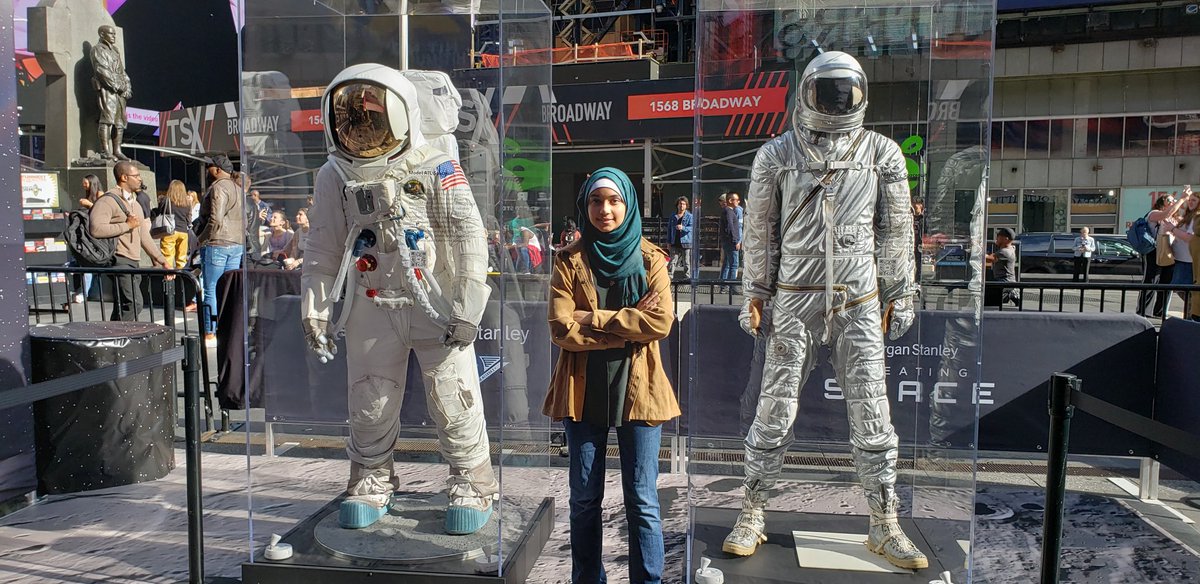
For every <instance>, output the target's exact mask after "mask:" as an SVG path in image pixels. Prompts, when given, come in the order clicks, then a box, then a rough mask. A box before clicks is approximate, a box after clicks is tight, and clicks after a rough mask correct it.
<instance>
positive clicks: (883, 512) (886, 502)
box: [866, 485, 929, 570]
mask: <svg viewBox="0 0 1200 584" xmlns="http://www.w3.org/2000/svg"><path fill="white" fill-rule="evenodd" d="M867 503H868V504H869V505H870V506H871V528H870V531H868V532H867V541H866V544H867V549H869V550H871V551H872V552H875V553H877V554H879V555H881V556H883V557H885V558H887V561H888V562H891V563H892V565H894V566H896V567H899V568H907V569H909V570H923V569H925V568H928V567H929V559H928V558H926V557H925V554H924V553H921V550H919V549H917V546H916V545H914V544H913V542H912V540H910V539H908V536H907V535H904V532H903V531H901V529H900V523H899V521H898V520H897V515H896V509H897V507H899V505H900V500H899V499H898V498H897V497H896V492H895V491H894V490H893V489H892V487H891V486H888V485H880V486H879V492H877V493H868V494H867Z"/></svg>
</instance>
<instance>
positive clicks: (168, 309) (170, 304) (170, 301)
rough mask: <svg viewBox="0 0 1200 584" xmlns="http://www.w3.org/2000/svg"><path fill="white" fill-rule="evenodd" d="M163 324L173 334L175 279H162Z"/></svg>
mask: <svg viewBox="0 0 1200 584" xmlns="http://www.w3.org/2000/svg"><path fill="white" fill-rule="evenodd" d="M162 283H163V324H165V325H167V326H168V327H170V328H171V334H175V280H171V281H169V282H168V281H166V280H163V281H162Z"/></svg>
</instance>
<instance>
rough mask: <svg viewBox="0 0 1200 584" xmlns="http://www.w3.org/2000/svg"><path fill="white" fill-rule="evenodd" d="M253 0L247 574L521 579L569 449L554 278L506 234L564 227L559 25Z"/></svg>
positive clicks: (525, 9)
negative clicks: (549, 306)
mask: <svg viewBox="0 0 1200 584" xmlns="http://www.w3.org/2000/svg"><path fill="white" fill-rule="evenodd" d="M242 7H243V8H242V11H243V12H242V20H241V23H240V39H239V40H240V43H241V75H242V96H241V102H240V104H241V105H240V107H241V111H240V112H239V114H238V115H230V116H229V123H230V124H235V125H236V131H232V132H231V133H233V134H235V135H236V138H237V140H238V146H239V148H240V161H239V164H238V166H237V170H238V172H240V173H241V174H240V176H239V175H238V174H236V173H235V175H234V176H233V177H232V178H234V179H235V180H236V181H237V188H238V190H237V191H236V192H238V193H242V192H244V193H245V199H244V203H245V209H244V210H245V222H244V225H245V231H246V238H247V243H248V245H247V247H248V248H249V249H250V251H249V252H247V256H246V257H245V259H244V260H243V262H242V268H241V269H240V270H237V271H234V272H232V273H231V274H229V275H226V276H225V279H226V280H227V283H226V285H225V286H224V287H222V288H221V289H222V290H224V291H225V293H226V294H241V302H239V303H236V304H237V305H238V308H237V309H226V310H225V311H224V312H233V311H234V310H237V311H239V312H240V314H225V313H224V312H223V313H222V314H219V315H218V317H217V320H218V325H217V330H218V334H219V335H220V336H222V337H223V338H228V339H229V340H228V341H227V342H228V343H233V344H242V345H243V346H244V353H242V352H238V351H236V349H237V347H235V346H233V345H230V344H227V345H226V346H227V347H228V348H229V349H230V351H228V352H229V354H239V355H240V354H244V355H245V361H244V363H239V362H232V363H225V364H223V365H222V366H223V367H229V368H231V369H240V368H241V367H242V366H243V365H244V380H243V383H241V384H232V386H233V387H239V386H240V387H244V388H245V389H244V395H242V396H240V397H241V400H242V404H243V405H244V406H245V407H247V408H250V409H249V410H248V412H249V414H248V418H249V421H248V422H247V423H246V424H245V430H246V449H247V458H248V466H249V475H250V476H249V481H250V487H249V490H250V493H249V495H250V496H249V497H248V499H247V500H248V502H249V506H250V541H249V551H250V554H249V557H250V560H249V561H248V562H247V563H245V564H244V565H243V581H245V582H283V581H287V582H291V583H296V582H336V581H361V580H362V579H365V578H371V581H373V582H374V581H387V582H390V581H402V580H403V581H420V582H440V581H445V582H461V581H464V578H471V579H472V580H471V581H496V582H515V581H524V579H525V577H526V575H527V574H528V573H529V570H530V569H531V567H532V566H533V561H534V559H535V558H537V557H538V555H539V554H540V552H541V550H542V547H543V545H544V544H545V542H546V540H547V538H548V536H549V534H550V528H551V526H552V525H553V523H554V502H553V498H552V497H551V487H550V486H548V485H550V484H551V483H552V481H549V480H547V473H548V472H549V461H550V460H551V454H550V453H551V452H554V453H555V454H554V458H555V459H557V458H558V457H557V448H551V446H550V440H551V438H552V436H551V422H550V420H549V419H548V418H545V417H544V416H542V415H541V413H540V411H541V403H542V400H543V398H544V395H545V391H546V389H545V388H546V387H547V386H548V381H549V377H550V363H551V352H550V351H551V350H550V344H549V342H548V341H547V340H546V336H545V335H544V334H540V331H544V330H545V326H546V325H545V322H546V307H545V289H546V287H547V276H538V275H529V274H523V273H518V271H517V264H516V262H514V261H513V260H512V259H511V257H512V256H511V255H510V252H511V250H512V248H513V242H514V240H513V238H512V237H511V236H506V235H505V233H506V232H510V231H513V230H520V229H521V228H522V227H526V226H530V225H533V224H535V223H537V220H536V218H537V217H538V216H539V215H540V214H542V213H543V212H544V213H545V215H543V216H548V212H549V210H548V209H542V206H543V205H548V195H547V194H546V193H542V192H539V191H538V190H537V188H538V187H539V185H538V184H534V183H536V177H537V176H541V175H542V174H546V173H548V170H549V166H550V127H549V126H548V125H547V124H545V123H543V119H542V111H541V110H542V108H541V105H542V104H541V101H540V100H541V99H542V96H544V95H546V94H548V92H547V91H544V89H545V88H548V87H549V84H550V57H549V53H548V51H545V50H544V49H547V48H548V46H549V42H550V38H551V36H550V30H551V29H550V14H549V10H548V9H547V7H546V6H545V5H544V4H543V3H541V2H537V1H524V0H483V1H479V0H475V1H472V2H423V1H408V2H404V1H400V2H391V1H385V2H358V1H349V0H318V1H316V2H299V3H298V2H292V1H288V0H249V1H247V2H244V3H242ZM327 124H328V127H327ZM209 178H210V180H214V179H215V180H216V181H217V182H216V183H214V189H215V188H216V187H217V186H219V181H220V180H221V179H223V178H224V177H223V176H222V175H220V174H212V175H210V177H209ZM238 196H239V197H240V196H242V195H241V194H239V195H238ZM543 199H545V201H543ZM234 213H236V211H234ZM231 221H235V222H236V221H237V219H232V220H231ZM223 306H230V304H229V303H226V304H223ZM223 327H224V331H222V328H223ZM531 331H532V332H531ZM314 346H315V348H318V349H322V350H323V351H325V353H324V354H322V353H320V352H315V351H314V350H313V348H314ZM334 353H335V354H334ZM234 361H236V359H235V360H234ZM260 412H261V417H260ZM393 443H394V444H393ZM514 487H516V488H515V489H514Z"/></svg>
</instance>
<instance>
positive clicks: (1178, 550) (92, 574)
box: [0, 435, 1200, 584]
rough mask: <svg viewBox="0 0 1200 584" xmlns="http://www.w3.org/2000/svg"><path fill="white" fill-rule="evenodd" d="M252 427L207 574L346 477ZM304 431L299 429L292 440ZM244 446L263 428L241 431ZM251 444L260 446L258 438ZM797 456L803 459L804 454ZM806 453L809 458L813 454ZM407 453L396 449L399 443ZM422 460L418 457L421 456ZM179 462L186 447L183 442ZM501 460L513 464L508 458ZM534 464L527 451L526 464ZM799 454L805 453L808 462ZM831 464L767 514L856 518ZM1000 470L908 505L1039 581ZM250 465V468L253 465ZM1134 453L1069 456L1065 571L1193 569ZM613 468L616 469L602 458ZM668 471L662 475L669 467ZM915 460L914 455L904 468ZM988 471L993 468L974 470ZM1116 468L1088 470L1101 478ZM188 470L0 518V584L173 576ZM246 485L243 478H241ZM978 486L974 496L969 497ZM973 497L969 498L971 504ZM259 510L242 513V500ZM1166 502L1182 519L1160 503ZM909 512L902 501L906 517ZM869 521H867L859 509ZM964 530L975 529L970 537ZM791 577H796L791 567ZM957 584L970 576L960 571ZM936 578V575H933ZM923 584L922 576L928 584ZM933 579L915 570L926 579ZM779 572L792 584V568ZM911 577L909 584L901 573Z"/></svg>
mask: <svg viewBox="0 0 1200 584" xmlns="http://www.w3.org/2000/svg"><path fill="white" fill-rule="evenodd" d="M246 438H247V437H246V435H229V436H224V437H217V441H216V442H212V443H209V444H207V445H206V447H205V453H204V456H203V465H204V494H205V497H204V501H205V546H204V550H205V566H206V573H207V574H208V575H209V576H210V577H212V576H220V577H227V578H236V577H238V576H239V575H240V570H241V568H240V565H241V563H242V562H243V561H245V560H246V559H247V558H249V557H250V554H251V551H250V550H251V545H252V544H251V542H253V545H255V546H256V547H258V548H260V547H261V546H262V545H264V543H265V541H266V540H267V539H268V538H269V536H270V534H271V533H284V532H286V531H287V530H288V529H290V528H291V527H292V526H294V525H295V524H296V523H297V522H299V521H301V520H303V519H304V518H306V517H308V516H309V515H310V514H312V513H313V512H314V511H316V510H317V509H318V508H320V507H321V506H322V505H324V504H325V503H326V502H328V501H329V500H330V499H332V498H333V497H334V496H336V494H337V493H338V491H339V490H340V489H341V488H343V487H344V484H345V483H344V480H345V478H344V477H345V472H346V467H347V464H348V463H347V462H346V461H345V460H343V459H342V458H341V457H340V456H339V450H338V449H336V448H332V447H331V445H325V446H321V445H316V446H314V445H311V444H309V445H305V446H302V447H298V448H295V449H293V450H292V451H290V452H289V453H288V454H287V455H285V456H279V457H265V456H261V455H260V454H254V455H253V456H251V457H250V458H249V459H247V457H246V456H245V455H244V454H241V452H242V451H244V450H245V448H246V447H245V445H244V444H245V442H246ZM295 438H297V439H298V440H301V441H303V438H302V437H295ZM250 439H251V442H256V441H260V440H261V436H257V437H256V436H254V435H251V436H250ZM251 450H252V451H256V452H261V449H260V447H259V446H257V445H256V446H252V447H251ZM801 454H803V453H801ZM810 454H811V453H810ZM398 456H399V457H400V458H401V459H402V460H403V459H404V458H406V454H405V453H404V452H401V453H398ZM418 456H419V455H418ZM176 457H177V461H178V463H179V464H180V466H181V467H182V463H183V460H184V455H183V452H182V450H179V451H177V452H176ZM509 460H512V459H511V458H510V459H509ZM531 460H535V459H526V460H525V462H526V463H529V462H530V461H531ZM538 460H539V461H538V462H536V463H533V464H525V465H522V466H519V467H518V466H511V465H510V466H507V467H505V468H504V469H503V470H502V471H501V473H502V477H503V480H504V484H505V496H510V497H545V496H549V497H553V498H554V500H555V508H556V509H555V511H556V512H555V523H554V528H553V533H552V534H551V539H550V542H549V543H548V544H547V545H546V546H545V548H544V549H543V551H542V554H541V555H540V557H539V559H538V561H537V563H536V565H535V566H534V568H533V572H532V573H531V574H530V579H529V581H530V582H533V583H546V584H551V583H560V582H567V581H568V579H569V578H568V573H569V565H570V547H569V544H568V540H567V533H568V531H567V530H568V522H567V518H568V510H567V508H566V501H567V490H566V480H565V476H564V474H563V473H564V470H563V468H562V466H561V460H562V459H559V458H558V456H557V453H556V452H555V451H554V450H553V449H551V450H550V451H549V452H548V455H547V456H544V457H543V458H541V459H538ZM805 460H807V461H809V462H812V461H814V460H816V459H814V458H813V456H806V457H805ZM826 462H827V464H826V465H820V464H817V465H813V464H806V465H793V466H789V467H788V468H787V469H786V473H785V480H783V481H782V482H781V485H780V489H779V494H778V495H777V496H776V497H775V498H774V499H773V502H772V509H773V510H779V511H789V510H790V511H793V512H795V513H798V514H799V515H797V516H796V517H798V518H799V519H800V520H801V521H803V518H804V517H805V516H806V515H805V514H808V513H818V514H821V513H823V514H829V513H838V514H850V515H855V516H863V515H864V514H865V512H866V507H865V500H864V499H863V498H862V495H861V492H860V489H859V488H858V487H857V486H855V485H854V484H853V483H852V482H851V479H852V477H851V476H850V475H848V474H847V472H846V471H847V468H846V467H845V465H844V461H840V460H837V459H836V458H829V459H828V460H826ZM985 462H988V463H990V464H991V465H993V466H994V465H998V464H1003V465H1004V467H1003V468H1004V469H1005V472H990V471H980V472H978V473H976V474H975V475H974V478H972V476H973V475H972V474H971V473H970V472H962V470H961V469H956V470H953V471H943V470H939V468H942V467H936V466H935V467H928V468H924V469H921V470H905V471H903V472H902V473H901V481H900V483H901V488H900V490H901V493H902V496H903V500H904V505H905V509H906V510H907V509H908V508H912V509H913V510H914V511H913V513H914V514H915V515H916V516H917V517H924V518H938V519H941V520H944V521H947V522H950V523H949V525H952V526H953V525H957V526H959V527H958V528H956V531H959V532H962V533H964V534H969V533H970V532H971V529H970V528H971V526H972V525H974V527H975V529H974V532H975V534H976V535H975V537H976V546H975V549H976V554H975V575H974V578H973V579H972V580H971V581H975V582H1005V583H1007V582H1012V583H1014V584H1016V583H1022V584H1023V583H1024V582H1029V581H1034V580H1036V575H1035V574H1033V573H1031V571H1032V570H1035V569H1036V568H1035V567H1036V565H1037V562H1036V559H1037V557H1038V545H1039V541H1038V540H1039V538H1040V523H1039V521H1040V496H1041V486H1042V482H1043V479H1042V475H1041V474H1040V472H1041V471H1042V469H1043V467H1042V465H1043V461H1040V460H1037V459H1036V458H1027V459H1023V460H1022V459H1007V458H1006V459H987V460H986V461H985ZM248 464H249V472H248ZM1134 464H1136V463H1135V462H1132V461H1127V460H1119V459H1097V458H1091V459H1087V460H1080V461H1077V462H1075V463H1073V465H1072V469H1071V472H1072V476H1071V477H1070V478H1069V480H1068V489H1069V490H1070V492H1071V493H1072V495H1071V496H1070V497H1069V500H1068V504H1069V509H1070V511H1071V512H1070V513H1069V514H1068V516H1067V520H1066V527H1065V529H1064V537H1065V539H1064V549H1065V550H1068V552H1067V553H1066V554H1065V555H1064V557H1065V558H1066V559H1065V560H1064V561H1065V564H1064V566H1065V567H1066V568H1067V569H1068V571H1067V572H1066V574H1065V576H1066V577H1065V578H1064V580H1063V581H1070V582H1077V583H1082V582H1097V583H1100V582H1105V583H1108V582H1151V581H1152V582H1157V583H1160V584H1172V583H1176V582H1194V581H1196V578H1195V575H1196V574H1200V556H1197V553H1196V550H1200V531H1197V530H1196V528H1195V526H1194V524H1188V523H1185V520H1184V519H1181V518H1180V515H1182V516H1183V517H1184V518H1186V519H1188V520H1190V521H1196V520H1200V510H1198V509H1196V508H1194V507H1192V506H1189V504H1188V502H1189V501H1193V504H1194V499H1195V498H1196V497H1198V496H1200V485H1198V484H1196V483H1193V482H1189V481H1183V480H1177V479H1169V480H1164V481H1163V484H1162V490H1161V492H1160V497H1159V500H1160V501H1161V504H1159V503H1150V502H1143V501H1138V500H1137V499H1136V497H1132V496H1130V495H1129V494H1128V493H1126V492H1125V491H1124V490H1122V488H1121V487H1120V486H1119V485H1117V484H1115V483H1114V482H1112V481H1111V480H1110V479H1114V478H1118V479H1119V478H1120V477H1121V475H1128V474H1130V473H1131V472H1132V471H1131V468H1133V466H1134ZM611 466H614V465H610V468H611ZM663 466H664V471H666V470H668V469H669V464H668V463H667V461H666V460H664V461H663ZM906 466H910V465H906ZM981 468H986V465H985V466H983V467H981ZM713 470H714V469H712V468H708V469H702V468H700V467H696V468H694V469H693V471H705V472H693V473H692V474H691V475H686V474H670V473H665V474H662V475H660V479H659V492H660V498H661V500H662V509H663V511H662V513H663V528H664V538H665V541H666V545H667V548H666V551H667V571H666V574H665V581H667V582H682V581H683V574H684V562H685V552H686V546H687V533H688V520H689V519H688V518H689V513H688V510H689V507H688V506H689V502H692V503H693V504H695V505H703V506H715V507H736V505H737V490H738V489H737V485H738V483H739V482H740V478H739V475H740V473H737V474H730V473H725V472H719V473H715V474H714V473H712V472H711V471H713ZM444 473H445V467H444V465H442V464H440V463H434V464H430V463H424V462H412V461H408V462H401V463H400V464H399V466H398V474H399V475H400V476H401V477H402V480H403V482H404V485H403V488H404V489H406V490H410V491H418V492H422V491H429V492H435V491H438V490H440V489H441V488H443V484H444ZM1106 474H1107V475H1111V476H1094V475H1106ZM184 484H185V479H184V472H183V469H182V468H177V469H176V470H175V471H173V472H172V473H171V474H170V475H169V476H168V477H166V478H164V479H161V480H158V481H152V482H149V483H143V484H139V485H130V486H126V487H117V488H112V489H106V490H102V491H94V492H89V493H79V494H76V495H64V496H54V497H47V498H44V499H43V500H41V501H39V502H38V503H37V504H35V505H33V506H30V507H26V508H24V509H22V510H19V511H16V512H14V513H10V514H9V515H7V516H5V517H3V518H0V581H3V582H6V583H12V584H18V583H19V584H32V583H35V582H36V583H47V582H72V583H73V582H99V581H103V582H122V583H124V582H130V583H132V582H138V583H146V582H152V583H158V582H179V581H183V580H185V579H186V574H187V556H186V550H187V538H186V513H185V509H186V499H185V497H184ZM247 484H250V485H252V487H251V488H249V489H248V488H247ZM974 493H978V496H974V495H973V494H974ZM972 501H974V503H972ZM248 503H249V504H251V505H253V508H254V510H255V512H254V516H253V520H252V521H251V520H248V514H247V512H246V508H247V504H248ZM1168 508H1170V509H1173V510H1174V511H1176V512H1178V514H1179V515H1177V514H1176V513H1174V512H1172V511H1170V510H1168ZM604 509H605V512H604V516H603V524H604V528H603V529H604V541H605V551H604V562H605V565H606V567H607V569H608V572H609V577H610V580H611V581H614V582H620V581H624V580H625V579H626V578H627V576H626V574H627V572H626V569H625V566H624V564H625V562H626V560H627V558H628V544H627V541H628V540H627V538H626V536H625V533H624V529H623V523H624V511H623V507H622V504H621V499H620V476H619V474H617V473H615V472H610V473H609V476H608V479H607V481H606V493H605V503H604ZM906 513H907V511H906ZM862 523H863V527H864V528H865V525H866V518H865V516H863V517H862ZM965 537H966V538H967V539H969V537H970V536H969V535H967V536H965ZM792 569H794V570H795V571H794V572H792V571H788V572H784V573H783V574H793V575H794V577H795V578H797V579H796V580H795V581H796V582H800V581H809V580H804V576H803V575H804V572H803V571H801V570H799V569H798V568H797V567H795V566H793V567H792ZM955 576H956V578H955V579H954V581H955V582H959V583H961V582H967V581H968V580H967V578H966V572H965V568H964V569H961V573H956V574H955ZM929 579H931V578H929ZM926 580H928V579H926ZM926 580H921V582H924V581H926ZM781 581H790V580H787V579H786V578H785V579H784V580H781ZM905 581H910V579H906V580H905Z"/></svg>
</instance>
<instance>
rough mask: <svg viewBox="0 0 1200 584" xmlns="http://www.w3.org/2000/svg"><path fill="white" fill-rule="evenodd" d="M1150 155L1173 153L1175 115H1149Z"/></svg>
mask: <svg viewBox="0 0 1200 584" xmlns="http://www.w3.org/2000/svg"><path fill="white" fill-rule="evenodd" d="M1149 118H1150V119H1149V120H1148V121H1147V124H1148V125H1149V126H1150V156H1170V155H1172V154H1174V153H1175V126H1176V124H1175V116H1173V115H1169V116H1150V117H1149Z"/></svg>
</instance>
